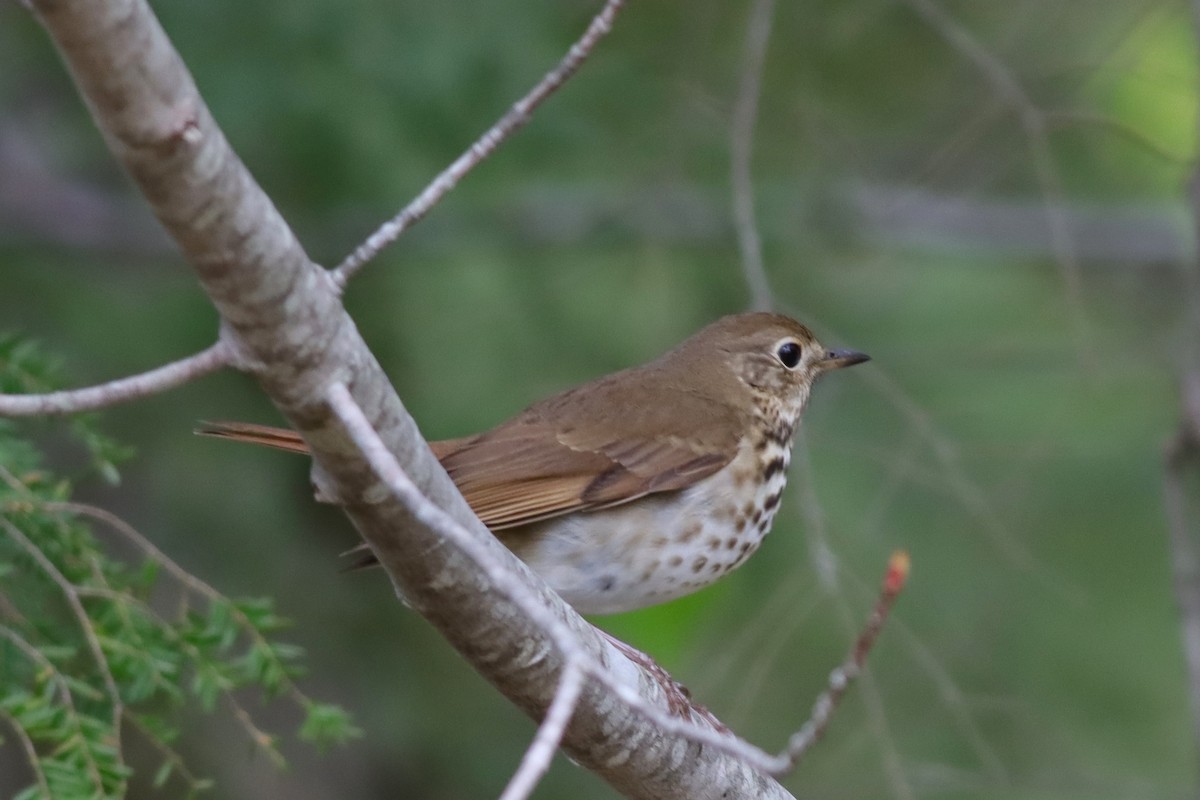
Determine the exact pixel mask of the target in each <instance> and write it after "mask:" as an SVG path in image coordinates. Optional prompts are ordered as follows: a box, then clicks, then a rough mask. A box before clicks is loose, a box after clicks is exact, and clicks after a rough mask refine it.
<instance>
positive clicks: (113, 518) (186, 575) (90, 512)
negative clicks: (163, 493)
mask: <svg viewBox="0 0 1200 800" xmlns="http://www.w3.org/2000/svg"><path fill="white" fill-rule="evenodd" d="M4 472H5V470H4V469H3V467H0V477H3V475H4ZM41 507H42V508H44V509H45V510H46V511H49V512H60V513H61V512H65V513H72V514H80V515H83V516H88V517H91V518H93V519H96V520H98V521H100V522H103V523H104V524H106V525H108V526H109V527H111V528H112V529H113V530H115V531H116V532H117V533H119V534H121V535H122V536H124V537H125V538H126V539H127V540H128V541H129V542H131V543H132V544H134V545H135V546H136V547H138V548H139V549H140V550H141V551H142V552H143V553H145V555H146V557H147V558H149V559H150V560H152V561H154V562H155V563H156V564H158V565H160V566H161V567H163V568H164V569H166V570H167V572H168V573H170V575H171V576H172V577H173V578H175V580H177V581H179V583H180V584H181V585H182V586H183V587H184V588H185V589H188V590H191V591H192V592H194V593H195V594H197V595H199V596H201V597H203V598H204V599H205V600H208V601H209V602H210V603H218V602H219V603H228V604H229V613H230V616H231V617H233V619H234V620H235V621H236V622H237V623H239V625H241V627H242V630H243V632H244V633H246V635H248V636H249V637H250V639H251V641H253V642H254V643H255V644H257V645H260V646H262V647H263V648H264V650H266V651H267V652H272V653H273V652H274V651H273V650H272V649H271V647H270V643H269V642H268V640H267V638H266V637H265V636H263V635H262V634H261V633H260V632H259V630H258V628H256V627H255V626H254V624H253V623H252V622H251V621H250V618H249V617H247V616H246V614H245V612H243V611H242V610H241V609H240V608H238V607H237V604H236V603H233V602H232V601H230V600H229V598H227V597H225V595H223V594H221V593H220V592H219V591H218V590H217V589H215V588H213V587H212V586H211V585H209V584H208V583H206V582H205V581H203V580H202V579H200V578H197V577H196V576H195V575H193V574H192V573H190V572H188V571H187V570H185V569H184V568H183V567H181V566H179V564H177V563H176V562H175V561H173V560H172V559H171V557H170V556H168V555H167V554H166V553H164V552H163V551H162V550H159V549H158V547H156V546H155V545H154V543H153V542H151V541H150V540H149V539H147V538H146V537H145V536H144V535H143V534H142V533H140V532H139V531H138V530H137V529H136V528H134V527H133V526H132V525H130V524H129V523H128V522H126V521H125V520H123V519H121V518H120V517H118V516H117V515H116V514H113V513H112V512H111V511H108V510H107V509H103V508H100V507H99V506H93V505H89V504H87V503H74V502H48V503H41ZM281 666H282V665H281ZM281 676H282V677H281V686H282V687H283V688H284V690H285V691H286V692H287V693H288V695H289V696H290V697H291V698H292V700H293V701H295V702H296V703H297V704H299V705H301V706H305V705H308V704H309V703H311V702H312V700H311V698H309V697H308V696H307V695H306V694H304V692H303V691H301V689H300V687H299V686H297V685H296V683H295V681H293V680H292V679H290V678H288V677H287V674H286V672H285V671H283V670H281Z"/></svg>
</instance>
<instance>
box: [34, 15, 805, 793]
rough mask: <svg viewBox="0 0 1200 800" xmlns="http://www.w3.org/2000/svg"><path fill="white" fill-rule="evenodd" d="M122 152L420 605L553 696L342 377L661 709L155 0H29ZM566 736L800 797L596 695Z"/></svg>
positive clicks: (456, 507)
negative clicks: (414, 403) (326, 255)
mask: <svg viewBox="0 0 1200 800" xmlns="http://www.w3.org/2000/svg"><path fill="white" fill-rule="evenodd" d="M32 5H33V8H34V10H35V12H36V13H37V15H38V16H39V17H40V18H41V20H42V22H43V23H44V24H45V26H46V28H47V29H48V30H49V31H50V33H51V35H52V37H53V39H54V41H55V44H56V45H57V47H58V48H59V50H60V52H61V54H62V56H63V58H64V59H65V61H66V62H67V65H68V67H69V68H70V70H71V72H72V74H73V76H74V78H75V81H76V83H77V84H78V86H79V89H80V91H81V93H82V94H83V96H84V98H85V99H86V101H87V103H88V105H89V107H90V109H91V111H92V114H93V117H94V118H95V120H96V123H97V125H98V126H99V128H100V130H101V132H102V133H103V135H104V138H105V140H106V141H107V143H108V146H109V148H110V149H111V150H112V152H113V153H114V155H115V156H116V157H117V158H118V160H119V161H120V162H121V163H122V165H123V166H124V167H125V168H126V170H128V172H129V173H130V175H131V176H132V177H133V179H134V180H135V182H136V183H137V185H138V186H139V188H140V189H141V191H142V193H143V194H144V195H145V196H146V198H147V199H148V200H149V202H150V204H151V206H152V208H153V211H154V213H155V215H156V216H157V217H158V219H159V220H160V221H161V222H162V224H163V225H164V226H165V227H166V229H167V231H168V232H169V233H170V235H171V236H172V237H173V238H174V239H175V241H176V242H177V243H178V244H179V246H180V248H181V249H182V251H183V253H184V255H185V256H186V258H187V260H188V262H189V263H190V264H191V266H192V268H193V269H194V271H195V273H196V275H197V276H198V278H199V280H200V283H201V285H202V286H203V287H204V290H205V291H206V292H207V293H208V295H209V297H210V298H211V299H212V301H213V303H214V305H215V306H216V307H217V310H218V311H219V313H220V315H221V318H222V321H223V323H224V325H225V326H226V334H227V335H226V337H225V338H226V339H227V340H228V341H229V342H230V346H231V347H232V348H234V353H235V356H236V363H237V364H239V365H240V366H242V367H243V368H244V369H246V370H248V371H250V372H251V373H253V375H254V376H255V377H256V378H257V380H258V381H259V383H260V384H261V386H262V387H263V389H264V391H265V392H266V393H267V394H268V395H269V396H270V398H271V399H272V401H273V402H274V403H275V404H276V405H277V406H278V407H279V409H280V410H281V411H282V412H283V414H284V415H285V416H286V417H287V418H288V420H289V421H290V422H291V424H292V425H293V426H294V427H295V428H296V429H297V430H299V431H300V432H301V434H302V435H303V436H304V438H305V439H306V441H307V442H308V444H309V445H310V447H311V449H312V452H313V458H314V480H315V482H316V483H317V484H318V486H319V487H320V490H321V491H322V493H323V494H324V495H325V496H327V497H329V498H331V499H333V500H335V501H337V502H338V503H340V504H341V505H342V506H343V507H344V508H345V509H346V512H347V514H348V515H349V516H350V518H351V519H352V520H353V521H354V523H355V525H356V526H357V527H358V529H359V531H360V532H361V533H362V535H363V537H364V538H365V539H366V540H367V542H368V543H369V544H370V545H371V546H372V548H373V549H374V550H375V552H376V554H377V555H378V556H379V560H380V562H381V563H382V564H383V565H384V567H385V569H387V571H388V574H389V575H390V576H391V578H392V580H393V581H394V582H395V583H396V584H397V586H398V588H399V589H400V591H401V592H402V593H403V594H404V596H405V597H406V599H407V600H408V601H409V602H410V603H411V604H412V605H413V606H414V607H415V608H416V609H417V610H419V611H420V612H421V613H422V614H424V615H425V616H426V617H427V618H428V619H429V620H430V621H431V622H432V623H433V624H434V625H436V626H437V627H438V628H439V630H441V632H442V633H443V634H444V635H445V636H446V638H447V639H448V640H449V641H450V643H451V644H452V645H453V646H454V647H455V648H457V649H458V650H459V652H460V653H462V654H463V656H464V657H465V658H467V659H468V660H469V661H470V662H471V663H472V664H473V665H474V666H475V667H476V669H478V670H479V671H480V672H481V673H482V674H483V675H484V676H485V677H486V678H487V679H488V680H489V681H491V682H492V683H493V684H495V685H496V686H497V687H498V688H499V689H500V690H501V691H502V692H503V693H504V694H505V695H506V696H508V697H509V698H510V699H511V700H512V701H513V702H515V703H516V704H517V705H518V706H520V707H521V708H523V709H524V710H526V711H527V712H529V713H530V714H531V715H534V716H536V717H539V718H540V717H541V716H543V715H544V714H545V712H546V710H547V708H548V707H549V706H550V704H551V702H552V700H553V697H554V686H555V683H554V682H553V681H548V680H546V679H545V678H546V676H548V675H557V674H559V673H561V670H562V669H563V667H564V661H563V654H562V653H561V652H560V651H559V649H558V648H557V647H556V646H555V643H554V641H553V639H552V637H550V636H549V635H548V634H547V632H546V631H545V630H542V629H541V628H540V627H539V626H538V625H537V624H536V623H535V622H534V621H533V620H531V619H529V618H528V617H526V616H524V615H522V614H520V613H517V608H516V607H515V606H514V605H513V604H512V603H511V602H504V601H503V598H502V597H500V596H499V595H498V593H497V591H496V587H495V585H494V582H493V581H492V580H490V579H489V577H488V574H487V573H486V571H484V570H480V569H479V568H478V566H477V565H476V564H474V563H473V562H472V560H471V559H469V558H467V557H466V556H465V555H464V554H463V553H462V552H460V551H457V550H455V548H454V547H453V546H451V545H450V544H449V543H448V542H447V541H446V540H445V539H444V538H443V537H441V536H439V535H438V532H437V531H436V530H435V529H433V528H432V527H431V526H430V525H428V524H426V523H425V522H423V521H422V519H421V518H420V516H419V514H418V513H417V512H416V510H414V509H413V508H411V507H409V506H407V505H406V504H405V503H403V502H402V501H401V500H399V499H398V498H397V497H396V496H395V495H394V494H393V493H392V492H389V491H388V490H387V488H386V487H385V486H383V485H382V484H381V483H380V481H379V480H378V479H377V478H376V477H375V475H374V473H373V472H372V470H371V468H370V466H369V465H368V463H367V462H366V460H365V459H364V458H363V455H362V453H361V452H360V451H359V450H358V449H357V448H356V447H355V446H354V444H353V442H352V441H351V440H350V438H349V437H348V436H347V434H346V432H345V430H344V429H343V428H342V427H341V426H340V425H339V424H338V423H337V421H336V420H335V419H334V417H333V414H332V412H331V410H330V408H329V406H328V404H327V402H326V399H325V398H326V395H327V391H328V389H329V387H331V386H333V385H335V384H338V383H341V384H344V385H345V386H346V387H347V388H348V390H349V392H350V393H351V395H352V397H353V400H354V402H355V404H356V405H357V406H358V407H359V408H360V409H361V410H362V412H363V414H364V415H365V418H366V419H367V420H368V421H369V423H370V425H371V428H372V429H373V430H375V431H376V432H377V433H378V434H379V436H380V437H381V439H382V441H383V442H384V444H385V445H386V446H387V449H388V451H389V452H390V453H392V454H393V455H394V456H395V458H396V460H397V461H398V462H399V463H400V464H401V465H402V466H403V468H404V470H405V471H406V473H407V474H408V475H409V476H410V478H411V479H412V480H413V482H414V483H415V484H416V486H417V487H418V488H419V489H420V491H421V492H422V494H423V495H424V496H425V497H427V498H429V499H430V500H431V501H432V502H433V503H434V504H435V505H436V506H438V507H439V508H441V509H443V510H444V511H445V512H446V513H448V514H449V515H450V517H451V518H452V519H454V520H455V521H456V522H457V523H458V524H460V525H462V526H463V527H464V528H465V529H467V530H468V531H470V532H471V534H472V535H473V536H474V537H476V539H477V540H478V542H479V543H480V546H481V547H485V548H489V551H490V553H491V557H492V558H494V559H495V560H496V561H497V563H499V564H502V565H504V567H505V569H507V570H509V571H511V572H512V573H513V574H514V575H515V576H516V579H517V580H519V581H520V582H521V584H522V585H523V586H524V587H525V589H526V591H528V592H530V593H532V594H533V595H535V596H536V597H538V598H539V599H540V600H541V601H542V603H543V604H544V605H545V606H546V607H547V609H549V611H550V613H553V614H554V615H556V616H557V617H559V618H560V619H562V621H563V623H564V624H565V625H567V626H568V627H569V628H570V629H571V630H572V632H573V633H574V634H575V635H576V636H577V637H578V638H579V640H580V643H581V647H582V648H583V649H584V651H585V652H587V653H588V654H589V655H590V657H593V658H595V659H597V660H598V661H600V662H601V663H605V664H608V665H609V666H610V668H611V669H614V670H617V671H618V672H619V673H621V678H622V682H623V683H626V684H628V685H630V686H633V687H636V689H637V690H638V691H639V692H640V693H641V694H642V695H643V696H644V697H645V698H646V699H647V702H649V703H651V704H652V705H658V706H659V707H662V708H665V707H666V706H665V702H664V700H663V698H662V696H661V695H662V693H661V690H660V689H659V687H658V686H657V684H656V683H655V681H654V680H653V679H652V678H651V677H650V676H648V675H647V674H646V673H644V672H643V671H641V670H640V669H639V668H637V667H634V666H633V665H632V664H631V663H630V662H628V661H626V660H624V659H623V658H621V657H620V656H619V655H617V654H616V653H615V651H613V650H612V649H611V648H610V647H609V646H608V645H607V644H606V643H605V642H603V641H602V640H601V639H600V637H598V636H596V635H595V633H594V631H593V629H592V628H591V627H590V626H589V625H588V624H587V623H586V622H584V621H583V620H582V619H581V618H580V617H579V616H578V615H577V614H575V613H574V611H572V610H571V609H570V608H569V607H568V606H566V605H565V604H564V603H563V602H562V601H561V600H560V599H559V598H558V597H557V596H556V595H554V594H553V592H551V591H550V590H549V589H548V588H547V587H546V586H545V584H544V583H542V582H541V581H540V580H538V579H537V578H536V576H534V575H532V573H530V572H529V571H528V569H526V568H525V567H524V565H522V564H521V563H520V562H518V561H517V560H516V559H515V558H513V557H512V556H511V554H509V553H508V551H507V550H506V549H505V548H504V547H503V546H502V545H501V544H500V543H499V542H498V541H497V540H496V539H495V538H494V537H492V536H491V534H490V533H489V532H488V531H487V529H486V528H484V527H483V525H482V524H481V523H480V522H479V521H478V519H476V518H475V517H474V515H473V514H472V513H471V511H470V508H469V507H468V506H467V504H466V503H465V501H464V500H463V499H462V497H461V495H460V494H459V493H458V491H457V490H456V489H455V488H454V485H453V484H452V483H451V481H450V480H449V478H448V477H447V476H446V474H445V472H444V471H443V470H442V469H441V467H440V466H439V465H438V463H437V461H436V459H434V457H433V455H432V453H430V452H429V449H428V447H427V446H426V444H425V442H424V440H423V439H422V438H421V435H420V433H419V431H418V430H417V428H416V425H415V424H414V423H413V421H412V419H411V418H410V417H409V416H408V414H407V412H406V411H405V409H404V407H403V406H402V405H401V403H400V400H399V398H397V396H396V394H395V392H394V391H393V390H392V387H391V385H390V383H389V382H388V380H387V378H386V376H385V375H384V374H383V371H382V369H381V368H380V366H379V364H378V363H377V362H376V360H375V358H374V356H373V355H372V354H371V352H370V351H369V350H368V349H367V347H366V345H365V344H364V343H363V341H362V339H361V337H360V336H359V334H358V331H357V329H356V328H355V326H354V323H353V321H352V320H351V319H350V317H349V316H348V315H347V314H346V312H345V310H344V309H343V308H342V306H341V302H340V297H339V292H338V287H337V286H336V285H335V282H334V280H333V279H332V278H331V277H330V275H329V273H327V272H326V271H324V270H322V269H321V268H319V267H318V266H317V265H316V264H314V263H313V262H312V261H311V260H310V259H309V258H308V256H307V255H306V253H305V252H304V250H303V249H302V248H301V246H300V244H299V242H298V241H297V239H296V237H295V236H294V235H293V233H292V231H291V230H290V229H289V227H288V226H287V224H286V223H285V222H284V220H283V218H282V217H281V216H280V214H279V213H278V211H277V210H276V209H275V207H274V206H273V205H272V203H271V201H270V199H269V198H268V197H267V196H266V194H265V193H264V192H263V191H262V189H261V188H260V187H259V186H258V185H257V184H256V183H255V182H254V180H253V178H252V177H251V176H250V174H249V172H248V171H247V170H246V168H245V167H244V166H243V165H242V164H241V162H240V161H239V160H238V158H237V156H236V155H235V154H234V153H233V151H232V150H231V149H230V147H229V144H228V143H227V142H226V140H225V138H224V136H223V135H222V134H221V132H220V130H219V129H218V128H217V126H216V124H215V122H214V121H213V118H212V116H211V114H210V112H209V110H208V109H207V107H206V106H205V105H204V102H203V101H202V99H201V98H200V95H199V93H198V91H197V89H196V87H195V85H194V83H193V81H192V79H191V77H190V75H189V74H188V72H187V69H186V68H185V66H184V64H183V63H182V61H181V60H180V58H179V56H178V54H177V53H176V52H175V50H174V49H173V48H172V46H171V44H170V42H169V41H168V39H167V37H166V35H165V33H164V32H163V31H162V29H161V28H160V27H159V25H158V22H157V20H156V19H155V18H154V16H153V14H152V13H151V11H150V9H149V7H148V6H147V5H146V3H145V0H33V3H32ZM563 747H564V748H565V749H566V750H567V752H568V753H569V754H570V755H571V756H572V757H573V758H575V759H576V760H577V761H578V762H580V763H581V764H583V765H585V766H587V767H588V768H590V769H592V770H593V771H595V772H597V773H598V774H600V775H601V776H602V777H604V778H605V779H606V780H608V781H609V782H610V783H611V784H612V785H613V786H615V787H616V788H617V789H618V790H619V791H621V792H623V793H624V794H626V795H628V796H630V797H644V798H650V797H654V798H704V797H725V798H737V797H755V798H759V797H768V798H771V797H774V798H783V797H788V796H789V795H788V794H787V793H786V792H785V791H784V790H783V789H782V788H781V787H780V786H779V785H778V784H777V783H776V782H775V781H773V780H771V779H769V778H766V777H764V776H763V775H761V774H760V773H758V772H756V771H754V770H753V769H751V768H750V767H748V766H747V765H746V764H745V763H744V762H742V761H740V760H739V759H736V758H733V757H731V756H729V755H727V754H725V753H722V752H720V751H717V750H715V749H713V748H708V747H703V746H700V745H698V744H696V743H695V742H694V741H691V740H689V739H687V738H686V737H684V736H681V735H678V734H676V733H672V732H669V731H666V730H663V729H661V728H660V727H656V726H654V725H652V724H650V723H649V722H648V720H647V719H645V718H644V717H642V716H640V715H638V714H636V713H635V712H633V711H631V710H630V708H629V706H628V705H627V704H625V703H622V702H621V701H620V700H618V699H617V698H615V697H614V696H613V695H612V694H611V693H605V692H598V691H595V690H586V691H585V692H584V693H583V695H582V696H581V698H580V700H579V704H578V707H577V708H576V711H575V715H574V717H573V720H572V723H571V725H570V726H569V728H568V730H567V731H566V732H565V736H564V740H563Z"/></svg>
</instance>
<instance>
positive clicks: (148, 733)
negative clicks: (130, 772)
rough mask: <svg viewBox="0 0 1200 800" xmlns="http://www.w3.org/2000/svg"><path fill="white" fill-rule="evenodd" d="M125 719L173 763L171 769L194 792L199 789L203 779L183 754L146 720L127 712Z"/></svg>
mask: <svg viewBox="0 0 1200 800" xmlns="http://www.w3.org/2000/svg"><path fill="white" fill-rule="evenodd" d="M125 721H126V722H127V723H129V724H130V725H131V726H133V727H134V728H136V729H137V731H138V732H139V733H141V734H142V736H143V737H144V738H145V739H146V741H147V742H148V743H149V744H150V746H151V747H153V748H154V749H155V750H157V751H158V752H159V754H161V755H162V757H163V758H164V759H166V760H167V761H168V762H170V764H171V769H172V770H173V771H174V772H177V773H178V774H179V777H180V779H181V780H183V781H184V782H185V783H187V785H188V788H189V789H191V790H192V791H193V792H194V791H195V790H196V789H198V788H199V787H200V786H201V785H202V784H203V781H201V780H200V778H198V777H197V776H196V774H195V773H194V772H192V771H191V770H190V769H188V765H187V762H186V761H184V760H183V756H181V755H179V753H177V752H175V751H174V750H172V749H171V746H170V745H168V744H167V743H166V742H164V741H163V740H162V737H160V736H159V735H158V734H156V733H155V732H154V731H153V730H151V729H150V728H149V727H148V726H147V725H146V724H145V723H144V722H142V721H141V720H140V719H138V718H137V717H136V716H135V715H133V714H127V715H126V716H125Z"/></svg>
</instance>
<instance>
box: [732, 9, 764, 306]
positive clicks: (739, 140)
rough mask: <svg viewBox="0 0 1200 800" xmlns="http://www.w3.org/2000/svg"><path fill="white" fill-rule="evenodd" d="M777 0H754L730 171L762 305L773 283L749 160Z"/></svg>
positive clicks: (742, 241)
mask: <svg viewBox="0 0 1200 800" xmlns="http://www.w3.org/2000/svg"><path fill="white" fill-rule="evenodd" d="M774 16H775V0H754V7H753V8H751V10H750V21H749V23H748V24H747V26H746V41H745V44H744V45H743V63H742V81H741V87H740V88H739V89H738V96H737V102H736V103H735V105H734V108H733V125H732V129H731V134H732V136H731V142H730V160H729V171H730V181H731V183H732V185H733V216H734V229H735V230H736V231H737V240H738V248H739V249H740V250H741V254H742V272H743V273H744V275H745V278H746V284H747V285H748V286H749V287H750V306H751V308H753V309H755V310H758V311H766V310H768V309H770V308H771V305H772V302H771V300H772V294H771V285H770V282H769V281H768V280H767V271H766V268H765V267H764V266H763V256H762V238H761V237H760V236H759V233H758V219H757V217H756V215H755V213H754V181H753V178H752V177H751V174H750V162H751V157H752V155H753V153H754V128H755V124H756V123H757V121H758V98H759V96H760V95H761V94H762V72H763V63H764V62H765V61H766V58H767V42H768V41H769V40H770V38H771V21H772V19H773V18H774Z"/></svg>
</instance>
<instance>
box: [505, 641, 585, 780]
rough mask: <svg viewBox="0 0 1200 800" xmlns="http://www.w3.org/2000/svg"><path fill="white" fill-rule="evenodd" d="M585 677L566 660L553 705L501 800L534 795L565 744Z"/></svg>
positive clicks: (581, 670)
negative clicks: (564, 740) (563, 741)
mask: <svg viewBox="0 0 1200 800" xmlns="http://www.w3.org/2000/svg"><path fill="white" fill-rule="evenodd" d="M583 678H584V674H583V669H582V668H581V667H580V665H579V664H578V663H576V662H575V661H571V660H569V661H567V663H566V666H564V667H563V673H562V680H561V681H560V682H559V684H558V691H557V692H556V693H555V694H554V702H553V703H551V704H550V708H549V709H548V710H547V711H546V718H545V719H543V720H542V724H541V725H539V726H538V731H537V735H536V736H534V737H533V741H532V742H530V743H529V748H528V749H527V750H526V751H525V757H524V758H522V759H521V766H520V767H518V768H517V771H516V772H515V773H514V774H513V776H512V779H511V780H510V781H509V782H508V786H506V787H505V788H504V793H503V794H501V795H500V800H527V798H528V797H529V795H531V794H533V790H534V789H536V788H537V785H538V783H539V782H540V781H541V779H542V776H543V775H545V774H546V770H548V769H550V761H551V759H553V758H554V753H555V751H557V750H558V743H559V742H561V741H562V737H563V734H564V733H565V732H566V730H567V723H569V722H570V721H571V715H572V714H574V713H575V706H576V704H577V703H578V702H579V694H580V692H582V691H583Z"/></svg>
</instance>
